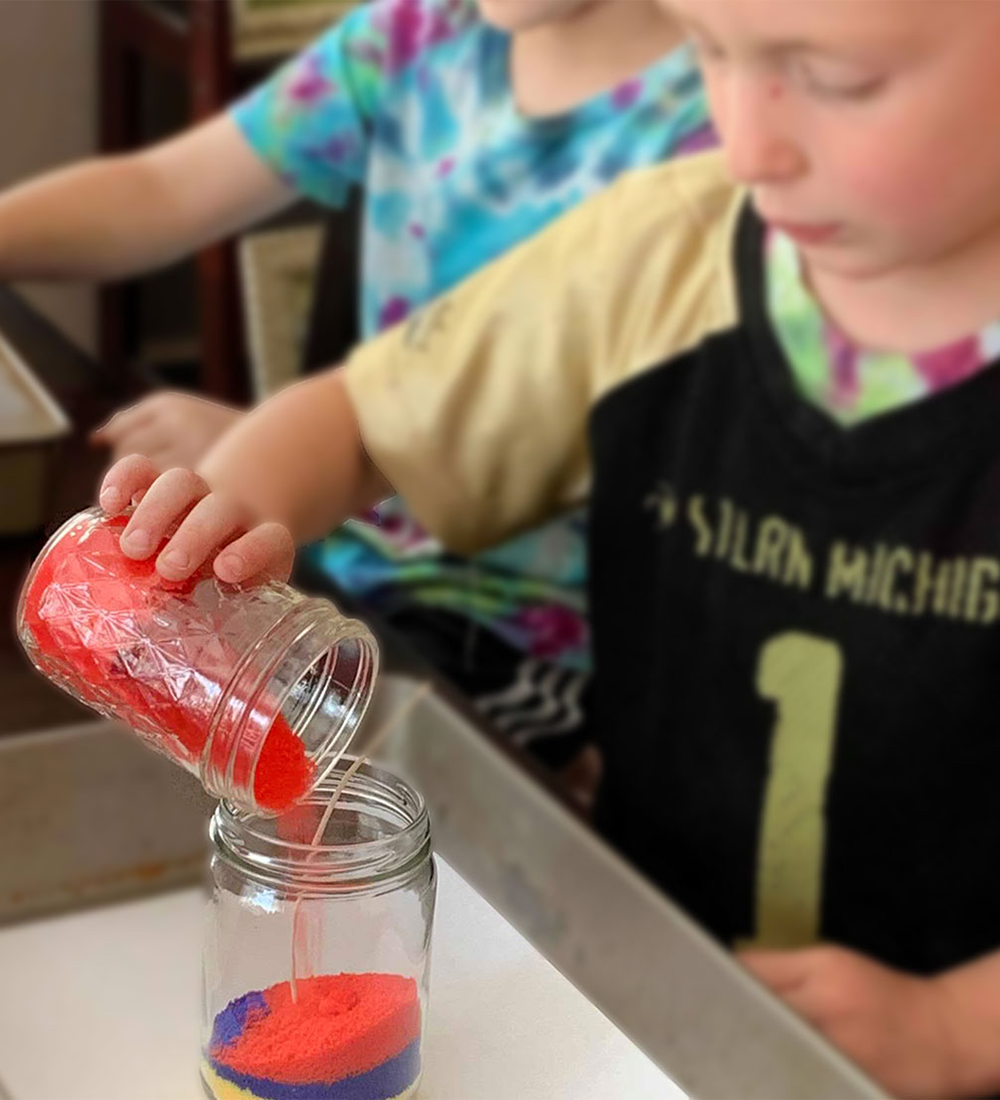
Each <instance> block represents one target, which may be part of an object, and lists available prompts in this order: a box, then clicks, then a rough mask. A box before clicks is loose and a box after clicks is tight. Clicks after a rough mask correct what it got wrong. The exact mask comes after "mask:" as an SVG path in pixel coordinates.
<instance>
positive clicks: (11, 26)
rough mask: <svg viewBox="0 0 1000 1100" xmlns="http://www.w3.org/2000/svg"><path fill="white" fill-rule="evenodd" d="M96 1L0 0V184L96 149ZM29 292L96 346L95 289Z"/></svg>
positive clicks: (65, 326) (89, 344) (87, 344)
mask: <svg viewBox="0 0 1000 1100" xmlns="http://www.w3.org/2000/svg"><path fill="white" fill-rule="evenodd" d="M97 2H98V0H0V187H4V186H6V185H8V184H10V183H13V182H14V181H16V180H21V179H24V178H25V177H27V176H30V175H32V174H33V173H35V172H40V171H43V170H44V169H46V168H51V167H54V166H55V165H59V164H63V163H65V162H67V161H69V160H74V159H76V158H79V157H83V156H87V155H88V154H90V153H92V152H93V151H94V149H95V148H96V142H97ZM24 289H25V290H26V291H27V293H28V296H29V297H30V298H31V300H32V301H33V302H34V303H36V304H37V305H38V306H39V308H41V309H42V310H43V311H44V312H45V313H46V314H47V315H48V316H49V317H51V318H52V319H53V320H54V321H55V322H56V323H57V324H58V325H59V326H60V327H61V328H62V329H63V330H64V331H65V332H67V333H68V334H69V335H70V337H71V338H73V339H74V340H76V341H78V342H79V343H81V344H82V345H83V346H84V347H86V348H88V349H91V350H92V349H93V347H94V343H95V304H96V303H95V295H94V292H93V290H92V289H91V288H88V287H80V286H44V287H42V286H31V287H26V288H24Z"/></svg>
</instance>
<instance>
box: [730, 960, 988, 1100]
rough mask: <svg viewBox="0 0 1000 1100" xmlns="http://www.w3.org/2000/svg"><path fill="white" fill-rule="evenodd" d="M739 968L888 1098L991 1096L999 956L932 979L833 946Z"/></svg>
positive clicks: (751, 961) (748, 961)
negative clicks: (855, 1065)
mask: <svg viewBox="0 0 1000 1100" xmlns="http://www.w3.org/2000/svg"><path fill="white" fill-rule="evenodd" d="M743 960H744V962H745V963H746V965H747V966H748V967H749V968H750V970H751V971H753V973H754V974H756V975H757V977H758V978H760V980H761V981H762V982H764V984H765V985H767V986H769V987H770V988H771V989H772V990H773V991H774V992H775V993H776V994H777V995H778V996H779V997H782V998H783V999H784V1000H786V1001H788V1003H789V1004H790V1005H791V1007H792V1008H794V1009H795V1010H796V1012H798V1013H799V1014H800V1015H802V1016H804V1017H805V1019H807V1020H808V1021H809V1022H810V1023H811V1024H813V1026H815V1027H816V1028H817V1029H818V1030H819V1031H821V1032H823V1033H824V1034H825V1035H826V1036H827V1038H828V1039H829V1040H830V1041H831V1042H832V1043H833V1044H834V1045H836V1046H838V1047H840V1048H841V1050H843V1051H844V1053H845V1054H847V1055H848V1057H850V1058H851V1059H853V1060H854V1061H855V1062H857V1063H858V1065H860V1066H861V1067H862V1068H863V1069H865V1070H866V1071H867V1072H868V1073H869V1074H870V1075H871V1076H872V1077H873V1078H874V1079H875V1080H876V1081H878V1082H879V1083H880V1084H882V1085H883V1086H884V1087H885V1088H886V1089H888V1091H889V1093H890V1094H891V1095H892V1096H898V1097H901V1098H906V1097H935V1098H936V1097H942V1096H948V1097H973V1096H988V1095H989V1096H992V1095H994V1094H995V1093H996V1092H997V1091H998V1090H1000V952H998V953H996V954H992V955H987V956H985V957H984V958H982V959H980V960H978V961H976V962H973V963H969V964H967V965H965V966H960V967H957V968H955V969H953V970H949V971H946V972H945V973H943V974H941V975H938V976H936V977H934V978H920V977H914V976H912V975H910V974H903V973H900V972H899V971H895V970H891V969H889V968H888V967H885V966H882V965H881V964H879V963H876V962H874V961H873V960H871V959H867V958H865V957H863V956H861V955H858V954H856V953H855V952H853V951H845V950H843V949H842V948H838V947H815V948H806V949H804V950H800V951H759V952H752V953H747V954H745V955H744V956H743Z"/></svg>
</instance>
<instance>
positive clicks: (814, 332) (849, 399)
mask: <svg viewBox="0 0 1000 1100" xmlns="http://www.w3.org/2000/svg"><path fill="white" fill-rule="evenodd" d="M765 266H766V273H767V301H768V311H769V314H770V317H771V321H772V323H773V324H774V328H775V332H776V334H777V336H778V340H779V342H780V343H781V346H782V349H783V350H784V352H785V357H786V358H787V359H788V364H789V367H790V369H791V371H792V375H793V377H794V378H795V383H796V385H797V387H798V390H799V392H800V393H801V394H802V395H803V397H805V398H806V399H807V400H808V401H810V402H811V403H812V404H813V405H815V406H817V407H818V408H820V409H822V410H823V411H824V412H826V414H827V415H828V416H829V417H830V418H831V419H832V420H835V421H836V422H837V423H838V424H840V425H841V426H842V427H845V428H849V427H851V426H852V425H854V424H860V423H861V422H862V421H863V420H867V419H869V418H870V417H873V416H879V415H880V414H882V413H888V412H892V411H893V409H897V408H900V407H901V406H903V405H907V404H909V403H911V402H913V401H919V400H920V399H921V398H924V397H929V396H931V395H933V394H935V393H938V392H940V391H941V390H945V389H947V388H948V387H949V386H954V385H956V384H957V383H959V382H964V381H965V379H967V378H970V377H971V376H972V375H974V374H976V373H977V371H980V370H982V369H983V367H985V366H988V365H989V364H990V363H994V362H996V360H997V358H998V357H1000V323H997V324H992V325H988V326H987V327H986V328H984V329H983V330H982V331H981V332H979V333H977V334H976V335H975V336H970V337H968V338H967V339H964V340H957V341H956V342H955V343H953V344H949V345H947V346H946V347H943V348H936V349H934V350H933V351H927V352H921V353H917V354H913V355H904V354H902V353H900V352H893V351H874V350H871V349H868V348H863V347H859V346H858V345H857V344H855V343H854V342H853V341H851V340H850V339H849V338H848V337H847V336H845V335H844V334H843V333H842V332H841V331H840V330H839V329H838V328H837V327H836V326H835V325H834V324H833V323H832V322H831V321H830V320H829V318H827V316H826V315H825V314H824V312H823V310H822V308H821V307H820V305H819V303H818V302H817V301H816V299H815V298H814V297H813V294H812V292H811V291H810V289H809V286H808V283H807V281H806V279H805V278H804V275H803V272H802V264H801V258H800V256H799V252H798V249H797V248H796V246H795V242H794V241H792V240H791V238H789V237H787V236H785V235H784V234H783V233H779V232H777V231H775V230H770V231H769V232H768V235H767V246H766V253H765Z"/></svg>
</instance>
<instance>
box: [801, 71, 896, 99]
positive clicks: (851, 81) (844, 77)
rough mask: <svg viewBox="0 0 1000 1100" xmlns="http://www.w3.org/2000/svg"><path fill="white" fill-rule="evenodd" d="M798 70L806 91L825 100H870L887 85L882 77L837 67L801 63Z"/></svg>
mask: <svg viewBox="0 0 1000 1100" xmlns="http://www.w3.org/2000/svg"><path fill="white" fill-rule="evenodd" d="M796 69H797V76H798V78H799V81H800V82H801V84H802V85H803V86H804V87H805V89H806V90H807V91H809V92H811V93H812V94H813V95H817V96H821V97H823V98H825V99H847V100H863V99H869V98H871V97H872V96H873V95H875V94H876V92H878V91H879V90H880V89H881V87H882V85H883V84H884V83H885V81H884V79H883V78H882V77H881V76H872V75H870V74H861V73H857V72H850V71H847V70H846V69H844V68H842V67H840V66H835V65H821V64H817V63H810V62H807V61H801V62H799V63H798V64H797V66H796Z"/></svg>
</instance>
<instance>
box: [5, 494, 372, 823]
mask: <svg viewBox="0 0 1000 1100" xmlns="http://www.w3.org/2000/svg"><path fill="white" fill-rule="evenodd" d="M127 521H128V516H127V514H123V515H120V516H114V517H109V516H107V515H105V514H104V513H103V512H101V511H100V510H99V509H91V510H89V511H86V512H82V513H80V514H79V515H77V516H74V517H73V518H72V519H71V520H69V521H68V522H67V523H66V524H64V525H63V527H62V528H60V530H59V531H57V532H56V534H55V535H53V537H52V538H51V539H50V540H49V542H48V543H47V544H46V546H45V548H44V549H43V551H42V552H41V554H40V555H39V557H38V559H37V560H36V561H35V563H34V565H33V566H32V568H31V571H30V572H29V574H28V577H27V580H26V581H25V584H24V586H23V589H22V592H21V597H20V601H19V603H18V610H17V631H18V636H19V638H20V640H21V643H22V645H23V646H24V649H25V650H26V652H27V654H28V656H29V657H30V659H31V660H32V662H33V663H34V664H35V666H36V667H37V668H38V669H39V670H40V671H41V672H42V673H43V674H44V675H45V676H47V677H48V678H49V679H50V680H52V681H53V682H54V683H56V684H58V685H59V686H60V687H62V688H64V689H65V690H66V691H67V692H69V693H70V694H71V695H73V696H75V697H76V698H77V699H79V700H80V701H81V702H83V703H85V704H87V705H88V706H90V707H92V708H93V709H95V710H96V711H98V712H99V713H101V714H103V715H105V716H107V717H110V718H116V719H119V720H121V721H122V722H124V723H125V724H126V725H128V726H131V727H132V729H133V730H135V732H136V733H137V734H139V736H140V737H142V738H143V739H144V740H145V741H147V742H148V743H149V744H150V745H151V746H152V747H153V748H155V749H156V750H157V751H159V752H161V753H163V754H164V755H165V756H168V757H170V758H171V759H172V760H174V761H175V762H177V763H178V764H180V765H182V766H183V767H185V768H187V769H188V770H189V771H191V772H193V773H194V774H196V775H198V776H199V778H200V779H201V781H202V783H203V785H204V786H205V789H206V790H207V791H209V792H210V793H211V794H213V795H216V796H217V797H219V798H224V799H228V800H230V801H232V802H233V803H234V804H236V805H239V806H241V807H243V808H244V809H247V810H249V811H251V812H255V813H280V812H282V811H283V810H286V809H287V808H288V807H289V806H291V805H294V804H295V803H296V802H298V801H299V800H300V799H301V798H303V797H304V796H305V795H307V794H308V792H309V791H310V790H311V789H313V788H314V787H315V786H316V785H317V784H318V783H319V782H320V781H321V780H322V779H323V777H324V776H325V775H326V774H327V773H328V772H329V771H330V769H331V768H332V767H333V766H334V765H335V764H336V762H337V760H338V759H339V758H340V756H341V754H342V753H343V751H344V750H345V749H346V748H347V746H348V744H349V743H350V741H351V739H352V737H353V736H354V732H355V730H356V729H357V727H358V724H359V723H360V721H361V719H362V717H363V716H364V713H365V710H366V708H367V706H368V703H369V700H370V698H371V694H372V691H373V688H374V684H375V678H376V675H377V671H378V648H377V645H376V643H375V639H374V638H373V636H372V635H371V633H370V632H369V631H368V629H367V628H366V627H365V626H364V625H363V624H361V623H359V622H356V621H354V620H352V619H347V618H345V617H344V616H343V615H341V614H340V612H339V611H338V610H337V608H336V607H334V605H333V604H332V603H330V602H329V601H328V600H322V599H313V598H307V597H305V596H303V595H302V594H301V593H299V592H296V591H294V590H293V589H292V588H290V587H289V586H288V585H285V584H278V583H273V582H272V583H269V584H264V585H260V586H253V587H240V586H236V585H227V584H223V583H221V582H220V581H218V580H217V579H216V578H215V577H214V575H213V574H212V570H211V566H210V565H206V566H205V567H203V568H202V569H201V570H199V571H198V572H197V573H196V574H195V575H194V576H193V577H191V578H190V579H189V580H187V581H184V582H169V581H166V580H164V579H163V578H162V577H160V575H159V574H158V573H157V572H156V569H155V559H153V558H151V559H149V560H148V561H142V562H137V561H133V560H132V559H130V558H128V557H126V556H125V555H124V554H123V553H122V551H121V549H120V548H119V545H118V541H119V537H120V535H121V531H122V528H123V527H124V526H125V524H126V523H127Z"/></svg>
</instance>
